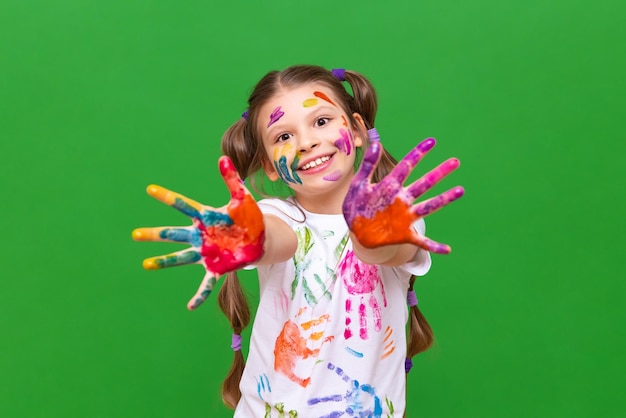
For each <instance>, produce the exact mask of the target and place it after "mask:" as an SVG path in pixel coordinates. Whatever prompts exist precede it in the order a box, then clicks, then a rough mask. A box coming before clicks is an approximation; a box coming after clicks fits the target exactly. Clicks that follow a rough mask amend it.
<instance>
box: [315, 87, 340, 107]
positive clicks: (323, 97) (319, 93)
mask: <svg viewBox="0 0 626 418" xmlns="http://www.w3.org/2000/svg"><path fill="white" fill-rule="evenodd" d="M313 96H315V97H319V98H320V99H322V100H325V101H327V102H328V103H330V104H331V105H333V106H337V105H336V104H335V103H333V101H332V100H330V98H329V97H328V96H327V95H325V94H324V93H322V92H321V91H314V92H313Z"/></svg>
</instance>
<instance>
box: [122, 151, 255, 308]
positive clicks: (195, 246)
mask: <svg viewBox="0 0 626 418" xmlns="http://www.w3.org/2000/svg"><path fill="white" fill-rule="evenodd" d="M219 169H220V173H221V175H222V178H223V179H224V182H225V183H226V186H227V187H228V190H229V191H230V195H231V199H230V201H229V203H228V204H227V205H226V206H223V207H221V208H213V207H211V206H206V205H203V204H200V203H198V202H196V201H194V200H192V199H189V198H187V197H185V196H183V195H181V194H178V193H175V192H173V191H170V190H167V189H165V188H163V187H161V186H156V185H151V186H148V189H147V191H148V194H149V195H151V196H152V197H154V198H155V199H157V200H160V201H161V202H163V203H165V204H166V205H169V206H171V207H173V208H175V209H178V210H179V211H181V212H182V213H184V214H185V215H187V216H189V217H190V218H191V220H192V225H190V226H187V227H155V228H139V229H135V230H134V231H133V234H132V236H133V239H135V240H136V241H161V242H179V243H185V244H189V245H190V248H187V249H184V250H181V251H178V252H174V253H171V254H167V255H162V256H157V257H151V258H147V259H145V260H144V262H143V266H144V268H145V269H147V270H155V269H161V268H165V267H173V266H180V265H187V264H202V265H203V266H204V268H205V270H206V274H205V276H204V279H203V280H202V283H201V284H200V287H199V288H198V291H197V292H196V294H195V295H194V296H193V297H192V298H191V300H190V301H189V303H188V304H187V307H188V308H189V309H195V308H197V307H198V306H200V304H202V302H204V300H206V298H207V297H208V295H209V294H210V293H211V291H212V290H213V287H214V285H215V283H216V281H217V279H218V278H219V277H220V276H221V275H222V274H224V273H227V272H230V271H234V270H237V269H240V268H242V267H244V266H245V265H247V264H250V263H252V262H254V261H256V260H258V259H259V258H260V257H261V256H262V255H263V242H264V237H265V227H264V223H263V215H262V213H261V211H260V209H259V207H258V206H257V204H256V202H255V201H254V198H253V197H252V195H251V194H250V192H248V190H247V189H246V188H245V186H244V185H243V182H242V181H241V179H240V178H239V176H238V175H237V171H236V170H235V167H234V166H233V163H232V161H231V160H230V159H229V158H228V157H221V158H220V160H219Z"/></svg>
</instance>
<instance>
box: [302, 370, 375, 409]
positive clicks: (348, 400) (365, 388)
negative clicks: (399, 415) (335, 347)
mask: <svg viewBox="0 0 626 418" xmlns="http://www.w3.org/2000/svg"><path fill="white" fill-rule="evenodd" d="M327 368H328V370H330V371H333V372H335V374H336V375H337V376H339V377H340V378H341V380H343V381H344V382H346V383H347V384H348V387H347V389H346V391H345V392H342V393H337V394H332V395H326V396H321V397H317V398H311V399H309V400H308V401H307V404H308V405H309V406H313V405H318V404H321V403H325V402H338V403H339V402H341V403H343V405H342V406H341V407H342V408H343V409H341V410H337V411H333V412H331V413H329V414H326V415H323V416H321V417H320V418H336V417H340V416H343V415H345V416H347V417H372V418H380V417H382V415H383V407H382V404H381V402H380V398H379V397H378V396H377V395H376V390H375V389H374V387H373V386H372V385H369V384H361V383H359V381H357V380H353V379H350V377H349V376H348V375H347V374H345V372H344V371H343V370H342V369H341V368H340V367H337V366H335V365H334V364H333V363H328V365H327ZM344 405H345V407H344Z"/></svg>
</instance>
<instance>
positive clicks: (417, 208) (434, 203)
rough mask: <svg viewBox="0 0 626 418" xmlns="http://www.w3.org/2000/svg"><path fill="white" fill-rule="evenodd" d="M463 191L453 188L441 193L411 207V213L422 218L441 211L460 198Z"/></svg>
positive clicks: (458, 187)
mask: <svg viewBox="0 0 626 418" xmlns="http://www.w3.org/2000/svg"><path fill="white" fill-rule="evenodd" d="M464 192H465V191H464V190H463V188H462V187H461V186H457V187H454V188H452V189H450V190H448V191H446V192H443V193H441V194H440V195H438V196H435V197H433V198H431V199H428V200H425V201H423V202H420V203H418V204H416V205H414V206H413V209H412V210H413V213H415V214H416V215H418V216H420V217H423V216H426V215H430V214H431V213H433V212H436V211H437V210H439V209H441V208H442V207H444V206H445V205H447V204H448V203H452V202H454V201H455V200H457V199H458V198H460V197H461V196H463V193H464Z"/></svg>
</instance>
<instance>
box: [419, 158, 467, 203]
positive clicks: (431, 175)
mask: <svg viewBox="0 0 626 418" xmlns="http://www.w3.org/2000/svg"><path fill="white" fill-rule="evenodd" d="M459 164H460V163H459V160H458V159H456V158H450V159H449V160H446V161H444V162H443V163H441V164H439V165H438V166H437V167H435V168H434V169H432V170H430V171H429V172H428V173H426V174H424V175H423V176H422V177H420V178H419V179H417V180H416V181H415V182H414V183H413V184H411V185H410V186H409V187H407V192H408V193H409V195H410V196H411V197H413V199H417V198H418V197H420V196H421V195H423V194H424V193H426V192H427V191H428V190H430V189H431V188H432V187H433V186H434V185H435V184H437V183H439V182H440V181H441V180H442V179H443V178H445V177H446V176H447V175H448V174H450V173H451V172H453V171H454V170H456V169H457V168H458V167H459Z"/></svg>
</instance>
